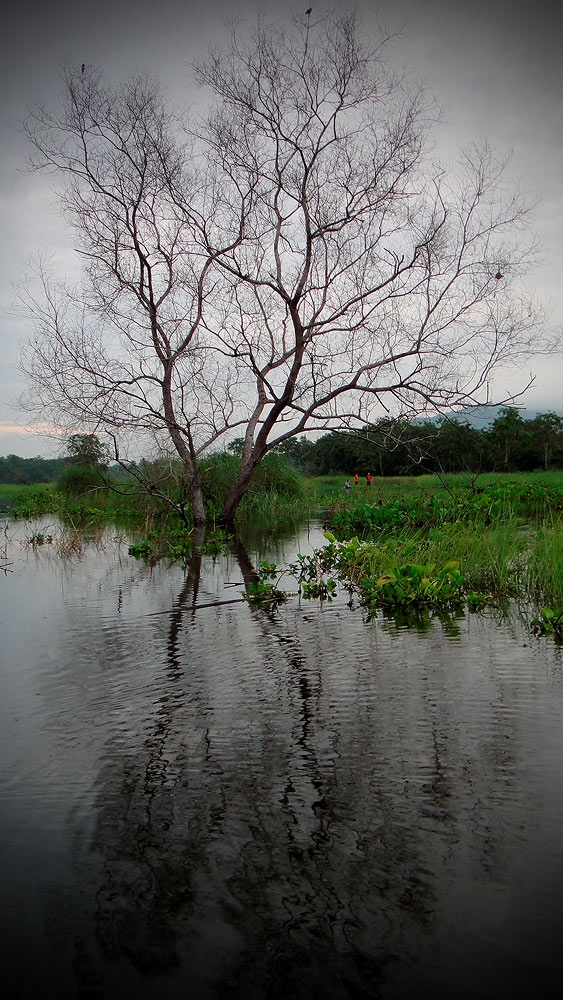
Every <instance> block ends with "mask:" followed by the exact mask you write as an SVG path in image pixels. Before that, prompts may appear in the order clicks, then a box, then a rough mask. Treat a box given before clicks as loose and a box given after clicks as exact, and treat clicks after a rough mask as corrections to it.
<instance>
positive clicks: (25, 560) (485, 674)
mask: <svg viewBox="0 0 563 1000" xmlns="http://www.w3.org/2000/svg"><path fill="white" fill-rule="evenodd" d="M45 523H48V522H45ZM45 523H44V524H43V530H45ZM58 530H59V528H58V526H57V525H56V523H55V524H54V527H53V531H54V533H55V535H56V532H57V531H58ZM26 531H27V532H28V533H29V528H26V527H24V526H20V527H18V526H17V525H14V524H13V523H12V524H11V525H10V526H9V534H10V537H11V538H12V539H13V540H12V542H10V544H9V545H7V546H6V557H7V558H8V557H9V559H10V560H11V561H12V565H11V567H10V570H11V571H10V572H5V573H0V601H1V605H0V607H1V610H0V629H1V645H0V659H1V664H2V668H1V670H2V672H1V683H2V689H1V690H2V699H1V703H0V733H1V736H0V749H1V755H0V760H1V763H0V781H1V792H2V834H1V857H2V879H1V890H0V891H1V895H2V916H3V932H2V950H3V952H4V955H3V958H2V968H3V970H4V973H5V976H6V979H7V980H8V981H9V978H10V973H11V974H12V977H13V978H14V980H15V983H16V986H15V987H14V992H13V993H11V994H9V995H10V997H12V996H13V997H14V998H16V997H21V998H24V997H25V998H27V997H37V996H38V995H48V994H50V993H53V995H55V993H57V994H58V996H59V997H114V996H117V995H124V996H128V995H133V994H134V995H135V996H136V997H139V998H145V997H147V998H148V997H151V998H152V997H155V996H158V997H170V998H177V997H178V998H179V997H190V998H196V1000H198V998H200V997H201V998H209V1000H213V998H221V997H243V998H270V997H280V998H281V997H287V998H289V997H292V998H293V997H298V998H299V997H303V998H305V997H307V998H317V997H318V998H319V1000H320V998H323V1000H324V998H332V997H343V998H344V997H352V996H353V997H369V998H379V997H381V998H397V997H418V996H421V995H424V993H426V992H428V993H429V995H432V996H433V997H442V996H443V997H452V996H456V997H462V998H463V997H467V998H469V997H472V998H473V997H483V998H486V997H497V998H499V997H509V996H510V997H511V996H512V995H513V994H514V993H515V992H516V991H517V990H519V991H522V990H523V989H525V990H528V991H534V993H535V994H537V992H538V991H541V990H543V989H544V988H545V987H546V986H547V984H548V983H549V981H550V978H551V977H552V976H553V974H554V973H557V972H558V971H559V969H560V965H561V962H560V957H559V947H560V944H559V943H560V939H561V934H562V932H563V837H562V832H563V796H562V790H563V786H562V776H563V669H562V661H561V650H560V648H558V647H557V646H556V645H555V644H554V643H553V642H551V641H550V640H546V639H541V640H538V639H535V638H533V637H532V636H531V635H530V632H529V628H528V626H527V623H526V621H525V620H524V619H523V618H521V617H520V616H519V615H518V611H517V609H514V610H513V614H512V615H511V617H510V618H508V619H506V618H503V617H502V616H500V615H498V614H497V613H495V612H494V611H490V612H488V613H487V614H485V615H478V616H477V615H472V616H468V617H458V618H457V619H456V618H453V619H451V620H449V621H447V622H445V623H440V622H438V621H435V622H433V623H431V624H430V626H429V628H428V629H427V630H426V631H425V632H417V631H416V630H413V629H410V630H409V629H408V628H404V627H400V626H398V625H396V623H394V622H393V621H392V620H386V619H385V618H384V617H381V616H380V617H378V618H376V619H375V620H373V621H368V620H367V618H366V614H365V612H364V611H363V610H362V609H361V608H359V607H357V606H352V607H350V606H348V595H347V594H345V593H344V594H341V595H339V597H338V598H337V599H336V601H335V602H333V603H332V604H329V605H324V606H322V607H321V606H320V605H319V603H318V602H303V601H300V599H299V598H298V597H297V596H296V597H294V598H292V599H291V600H290V601H289V602H288V603H287V604H286V605H283V606H282V607H281V608H279V609H278V610H276V611H274V612H265V611H260V610H256V609H252V608H250V607H248V606H247V605H246V604H245V603H243V602H242V601H241V600H240V596H241V592H242V590H243V576H244V573H245V572H247V569H248V567H247V566H246V565H245V562H244V559H242V558H241V554H240V553H239V554H238V557H237V555H235V554H230V555H227V556H221V557H217V558H215V559H213V558H211V557H203V558H202V560H201V564H200V566H199V567H196V568H195V570H194V569H192V572H191V573H190V572H188V571H187V570H186V569H185V568H183V567H181V566H180V565H175V566H172V567H170V566H169V565H168V564H166V563H164V562H159V563H156V564H155V565H152V566H151V565H145V564H144V563H142V562H137V561H135V560H134V559H132V558H131V557H130V556H129V555H128V553H127V545H128V543H127V540H126V539H120V538H119V537H118V536H117V535H116V532H115V531H113V532H108V533H107V534H106V536H105V537H104V538H103V539H102V542H101V544H98V545H96V544H94V543H92V544H90V545H89V546H85V547H84V548H83V550H82V554H81V555H80V554H79V555H75V556H74V557H73V558H70V559H66V560H63V559H61V558H59V556H58V555H57V552H56V551H55V544H53V545H52V546H44V547H42V548H40V549H37V550H36V551H33V550H32V549H29V548H25V547H24V546H22V545H21V544H20V543H21V540H22V539H23V538H24V537H25V533H26ZM18 532H19V533H20V534H19V537H18V534H17V533H18ZM321 543H322V531H321V527H320V525H312V526H311V525H310V526H309V528H308V529H307V526H305V527H304V528H303V529H302V531H301V533H300V534H299V536H298V537H296V536H290V537H289V538H285V539H281V540H280V539H278V540H274V539H270V540H265V541H263V542H262V543H261V546H260V550H259V551H257V550H256V548H255V549H254V550H253V551H250V552H249V557H250V559H251V560H252V561H253V562H254V563H256V562H257V560H258V559H260V558H268V559H271V560H272V561H277V562H278V564H285V563H287V562H289V561H291V559H293V558H294V557H295V554H296V553H297V551H302V552H308V551H310V548H311V545H313V544H321ZM288 585H289V583H288Z"/></svg>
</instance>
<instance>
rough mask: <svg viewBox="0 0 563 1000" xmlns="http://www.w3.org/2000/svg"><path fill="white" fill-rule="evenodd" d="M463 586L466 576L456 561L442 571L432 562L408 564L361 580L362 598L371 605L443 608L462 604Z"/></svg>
mask: <svg viewBox="0 0 563 1000" xmlns="http://www.w3.org/2000/svg"><path fill="white" fill-rule="evenodd" d="M462 588H463V576H462V575H461V573H460V571H459V563H458V562H457V561H455V560H451V561H450V562H448V563H446V565H445V566H444V567H443V568H442V569H441V570H439V571H436V568H435V566H434V565H433V564H427V565H424V564H416V563H405V564H404V565H403V566H397V567H396V568H395V569H393V570H389V571H388V572H386V573H383V574H382V576H380V577H379V578H378V579H377V580H372V579H369V578H368V579H364V580H362V583H361V590H362V599H363V602H364V603H365V604H366V605H367V606H368V607H369V606H373V605H376V606H377V605H388V606H395V607H408V606H409V605H417V604H427V605H431V606H434V607H440V606H445V605H448V604H452V603H460V602H461V601H462V599H463V598H462Z"/></svg>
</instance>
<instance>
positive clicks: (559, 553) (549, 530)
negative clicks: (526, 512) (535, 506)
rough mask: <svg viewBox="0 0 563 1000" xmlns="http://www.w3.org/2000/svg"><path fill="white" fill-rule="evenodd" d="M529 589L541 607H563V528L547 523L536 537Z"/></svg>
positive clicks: (526, 580)
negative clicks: (545, 604)
mask: <svg viewBox="0 0 563 1000" xmlns="http://www.w3.org/2000/svg"><path fill="white" fill-rule="evenodd" d="M524 583H525V586H526V589H527V590H528V591H529V592H530V593H531V594H532V595H533V596H534V598H535V599H536V601H537V602H538V603H540V604H541V603H547V604H551V605H552V606H557V607H561V606H562V605H563V524H562V523H561V521H559V522H557V523H553V522H544V524H542V525H541V526H540V527H539V528H538V530H537V531H536V532H535V534H534V535H533V537H532V540H531V544H530V548H529V552H528V557H527V561H526V570H525V573H524Z"/></svg>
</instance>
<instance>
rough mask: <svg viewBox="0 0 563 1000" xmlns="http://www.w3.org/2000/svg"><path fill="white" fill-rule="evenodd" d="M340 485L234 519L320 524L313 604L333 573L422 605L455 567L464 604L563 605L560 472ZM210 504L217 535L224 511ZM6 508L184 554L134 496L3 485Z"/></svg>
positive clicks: (175, 537) (176, 527)
mask: <svg viewBox="0 0 563 1000" xmlns="http://www.w3.org/2000/svg"><path fill="white" fill-rule="evenodd" d="M345 482H346V477H344V476H328V477H327V476H324V477H318V478H316V479H306V478H302V479H301V480H300V483H299V484H297V485H296V484H295V483H294V484H293V486H292V489H291V491H287V492H283V491H282V489H280V490H278V489H276V488H273V487H274V486H275V484H270V485H271V487H272V488H269V489H264V488H261V489H256V490H254V491H250V492H249V493H248V495H247V497H245V500H244V502H243V504H242V505H241V508H240V510H239V514H238V518H237V521H238V526H239V528H242V527H243V526H254V527H256V526H261V527H262V528H267V529H270V530H271V529H272V528H273V527H279V526H281V525H282V524H287V523H290V522H297V521H299V520H301V519H302V518H304V517H306V516H313V515H320V516H322V517H323V518H324V519H325V522H326V524H327V526H329V527H330V529H331V531H332V532H333V533H334V543H331V544H332V548H331V544H329V546H327V550H326V551H324V552H323V551H321V552H320V553H319V554H318V557H317V562H316V565H315V567H313V565H312V564H311V566H310V567H309V577H308V579H306V577H305V576H304V575H303V578H302V582H305V583H307V582H308V583H309V584H311V586H310V587H309V592H310V594H311V596H314V594H315V592H316V591H315V588H316V586H317V584H319V585H321V590H322V581H323V580H326V579H328V578H329V575H330V574H331V573H333V574H334V573H336V574H337V575H339V576H340V578H341V579H343V580H345V581H346V582H347V583H349V585H350V586H351V587H353V588H355V589H356V590H357V591H359V592H360V593H362V594H363V595H364V597H367V596H368V592H369V597H370V600H371V601H372V602H374V603H377V600H378V599H379V598H381V600H382V601H384V600H396V601H397V602H400V600H401V599H402V597H406V598H408V599H409V600H410V599H414V600H415V602H416V601H417V600H421V601H422V600H423V598H425V597H426V598H428V596H429V595H430V596H432V595H431V593H430V591H432V588H434V590H435V591H436V594H437V593H438V591H439V592H440V593H442V594H444V593H446V591H447V588H446V587H445V585H444V580H443V579H442V581H441V583H440V585H439V586H438V577H439V574H440V573H441V571H442V569H443V567H444V566H446V565H448V564H452V563H455V565H456V566H457V567H458V571H459V574H460V577H461V580H462V583H461V584H460V585H459V586H458V587H457V589H456V593H455V595H454V596H455V597H457V598H461V596H462V595H468V594H472V595H475V597H476V598H477V597H479V598H480V599H483V600H485V599H486V600H498V599H500V598H502V597H503V596H507V595H508V596H510V595H523V596H526V597H527V598H529V599H531V600H532V601H534V602H535V604H536V606H537V607H538V608H541V607H542V606H549V607H552V608H558V607H560V606H563V473H561V472H557V473H554V472H550V473H545V472H538V473H533V474H518V473H515V474H510V475H506V474H499V475H493V474H487V475H483V476H480V477H477V478H475V477H472V478H470V477H467V476H464V475H458V476H445V477H437V476H430V475H425V476H419V477H391V478H387V479H381V478H375V479H373V480H372V483H371V485H370V486H369V487H367V486H366V485H365V482H364V483H360V484H359V485H358V486H357V487H355V486H353V485H352V486H351V488H350V490H349V491H347V490H346V489H345ZM351 482H353V480H351ZM215 493H216V495H215ZM215 493H214V494H212V496H211V500H210V506H209V526H210V529H213V528H214V515H215V514H216V512H217V510H218V509H220V508H219V497H220V494H219V492H218V490H216V491H215ZM2 498H4V500H5V501H9V502H10V503H11V504H12V505H13V509H14V511H15V513H16V514H17V516H18V517H20V518H28V519H29V518H32V517H34V516H37V515H39V514H42V513H55V514H58V515H59V516H60V517H61V518H62V519H63V521H66V522H67V523H71V524H72V525H73V526H74V525H77V524H82V525H92V524H94V523H96V522H100V521H102V520H113V521H116V522H122V523H127V524H130V525H135V526H136V527H137V529H138V530H139V531H140V532H141V533H142V534H143V536H144V538H145V539H146V541H147V544H148V545H149V547H150V548H151V549H152V550H153V551H154V550H160V551H166V552H167V553H168V554H170V555H172V556H175V555H176V556H177V555H179V554H184V555H185V554H186V553H187V552H188V551H189V542H187V541H186V528H185V526H183V525H181V523H180V522H179V519H178V518H175V516H174V514H173V512H171V511H170V508H168V507H166V505H164V504H163V503H162V502H161V501H160V502H159V501H157V500H155V499H151V498H150V497H148V496H147V495H143V494H139V493H138V491H136V490H133V489H132V490H131V491H130V492H129V493H128V492H127V491H126V492H125V493H124V494H121V495H118V494H115V493H111V492H108V491H106V490H94V491H89V492H88V493H87V494H85V495H83V496H74V497H70V496H65V495H64V494H62V493H60V492H57V490H56V489H54V488H53V487H52V486H48V487H45V486H30V487H24V488H22V487H14V486H3V487H0V501H1V500H2ZM354 539H356V540H357V542H354V544H353V545H351V543H352V541H353V540H354ZM335 546H336V550H337V551H334V549H335ZM405 567H419V568H420V567H422V569H421V570H420V572H419V571H418V570H416V569H413V570H405V569H404V568H405ZM405 573H411V577H412V580H414V578H415V577H416V576H417V574H418V577H419V578H420V581H426V580H432V581H434V582H433V584H432V587H430V585H429V584H427V583H420V587H419V588H418V590H417V589H416V588H414V589H413V586H411V584H408V586H407V584H406V582H405V580H406V578H405ZM327 574H328V575H327ZM390 574H391V577H394V580H395V584H396V586H394V584H393V580H391V579H390V578H389V576H390ZM387 578H389V579H387ZM399 578H400V579H399ZM380 580H384V581H385V580H386V582H384V583H381V584H378V581H380ZM400 580H402V583H401V582H400ZM456 580H457V581H458V583H459V579H458V577H456ZM398 581H399V582H398ZM411 583H412V581H411ZM450 583H451V581H450ZM385 588H386V589H385ZM424 588H426V591H425V592H424Z"/></svg>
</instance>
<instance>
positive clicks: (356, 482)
mask: <svg viewBox="0 0 563 1000" xmlns="http://www.w3.org/2000/svg"><path fill="white" fill-rule="evenodd" d="M357 485H358V473H357V472H356V475H355V476H354V486H357Z"/></svg>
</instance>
